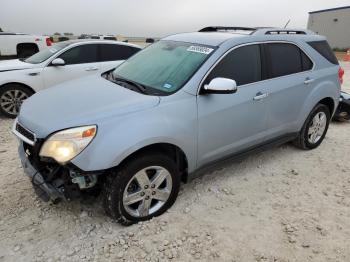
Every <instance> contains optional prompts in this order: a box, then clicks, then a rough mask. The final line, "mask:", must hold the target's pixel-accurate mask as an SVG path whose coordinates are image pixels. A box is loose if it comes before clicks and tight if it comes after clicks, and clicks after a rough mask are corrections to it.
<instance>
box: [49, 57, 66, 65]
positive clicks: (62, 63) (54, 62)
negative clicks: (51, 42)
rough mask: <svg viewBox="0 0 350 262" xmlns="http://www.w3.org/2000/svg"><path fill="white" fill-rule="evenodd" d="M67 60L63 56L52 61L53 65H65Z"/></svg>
mask: <svg viewBox="0 0 350 262" xmlns="http://www.w3.org/2000/svg"><path fill="white" fill-rule="evenodd" d="M65 64H66V62H64V60H63V59H62V58H56V59H54V60H53V61H52V62H51V65H53V66H64V65H65Z"/></svg>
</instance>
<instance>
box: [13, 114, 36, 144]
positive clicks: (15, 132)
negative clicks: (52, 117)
mask: <svg viewBox="0 0 350 262" xmlns="http://www.w3.org/2000/svg"><path fill="white" fill-rule="evenodd" d="M17 123H18V120H17V119H16V120H15V122H14V123H13V126H12V130H11V131H12V133H13V134H14V135H15V136H17V137H18V138H19V139H21V140H22V141H23V142H26V143H27V144H29V145H31V146H34V145H35V142H36V136H35V134H34V133H33V132H32V131H30V130H28V129H27V128H25V127H24V126H22V125H21V126H22V127H23V128H24V129H25V130H27V131H28V132H30V133H32V134H33V136H34V141H32V140H29V139H28V138H26V137H25V136H24V135H22V134H21V133H19V132H18V131H17V130H16V125H17Z"/></svg>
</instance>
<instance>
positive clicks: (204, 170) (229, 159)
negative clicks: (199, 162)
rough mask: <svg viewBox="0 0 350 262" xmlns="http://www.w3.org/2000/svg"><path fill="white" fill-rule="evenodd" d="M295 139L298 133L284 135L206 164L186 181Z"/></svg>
mask: <svg viewBox="0 0 350 262" xmlns="http://www.w3.org/2000/svg"><path fill="white" fill-rule="evenodd" d="M297 137H298V133H291V134H288V135H284V136H281V137H278V138H275V139H273V140H269V141H267V142H264V143H262V144H259V145H257V146H253V147H250V148H247V149H245V150H242V151H240V152H238V153H234V154H233V155H230V156H228V157H225V158H222V159H219V160H216V161H214V162H211V163H209V164H206V165H204V166H202V167H200V168H199V169H197V170H196V171H194V172H192V173H190V174H188V181H191V180H193V179H194V178H197V177H199V176H201V175H204V173H207V172H211V171H214V170H217V169H219V168H220V167H224V166H226V165H228V164H231V163H232V162H233V161H238V160H242V159H244V158H246V157H247V156H249V155H251V154H254V153H260V152H263V151H265V150H268V149H271V148H274V147H277V146H280V145H283V144H285V143H287V142H290V141H292V140H294V139H295V138H297Z"/></svg>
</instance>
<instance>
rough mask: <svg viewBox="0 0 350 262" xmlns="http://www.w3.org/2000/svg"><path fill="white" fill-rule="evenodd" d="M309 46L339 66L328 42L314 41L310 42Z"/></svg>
mask: <svg viewBox="0 0 350 262" xmlns="http://www.w3.org/2000/svg"><path fill="white" fill-rule="evenodd" d="M308 44H309V45H310V46H311V47H312V48H313V49H315V50H316V51H317V52H318V53H319V54H320V55H322V56H323V57H324V58H326V59H327V60H328V61H329V62H331V63H332V64H334V65H339V62H338V59H337V58H336V56H335V55H334V53H333V51H332V49H331V47H330V46H329V44H328V43H327V41H325V40H324V41H313V42H308Z"/></svg>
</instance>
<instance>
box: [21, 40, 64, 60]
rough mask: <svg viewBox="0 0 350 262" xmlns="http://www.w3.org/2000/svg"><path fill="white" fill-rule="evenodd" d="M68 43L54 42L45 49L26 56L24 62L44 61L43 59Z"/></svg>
mask: <svg viewBox="0 0 350 262" xmlns="http://www.w3.org/2000/svg"><path fill="white" fill-rule="evenodd" d="M68 45H69V43H59V44H55V45H53V46H52V47H49V48H46V49H44V50H42V51H40V52H38V53H36V54H34V55H32V56H31V57H28V58H27V59H26V60H24V62H26V63H30V64H39V63H41V62H44V61H45V60H47V59H48V58H50V57H51V56H53V55H54V54H56V53H57V52H58V51H60V50H62V49H63V48H65V47H66V46H68Z"/></svg>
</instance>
